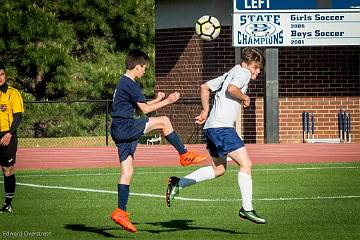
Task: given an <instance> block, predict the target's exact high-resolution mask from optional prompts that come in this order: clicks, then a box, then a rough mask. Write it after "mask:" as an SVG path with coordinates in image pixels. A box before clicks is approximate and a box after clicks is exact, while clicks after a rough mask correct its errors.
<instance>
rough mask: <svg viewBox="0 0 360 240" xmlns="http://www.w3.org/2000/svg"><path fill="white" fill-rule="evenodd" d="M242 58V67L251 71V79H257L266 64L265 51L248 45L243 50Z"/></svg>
mask: <svg viewBox="0 0 360 240" xmlns="http://www.w3.org/2000/svg"><path fill="white" fill-rule="evenodd" d="M241 59H242V60H241V67H243V68H246V69H248V70H249V71H250V73H251V79H256V77H257V76H258V75H259V73H260V72H261V69H263V67H264V65H265V57H264V55H263V53H262V52H261V51H260V50H259V49H257V48H252V47H246V48H244V49H243V50H242V51H241Z"/></svg>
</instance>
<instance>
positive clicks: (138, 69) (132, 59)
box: [125, 49, 150, 78]
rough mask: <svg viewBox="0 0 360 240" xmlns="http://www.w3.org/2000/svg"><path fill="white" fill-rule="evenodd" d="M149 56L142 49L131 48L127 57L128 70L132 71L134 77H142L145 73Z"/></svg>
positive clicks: (126, 65)
mask: <svg viewBox="0 0 360 240" xmlns="http://www.w3.org/2000/svg"><path fill="white" fill-rule="evenodd" d="M149 62H150V58H149V56H148V55H147V54H146V53H144V52H143V51H141V50H138V49H133V50H130V51H129V52H128V54H127V56H126V59H125V67H126V71H132V72H133V74H134V77H136V78H140V77H142V76H143V75H144V73H145V68H146V66H147V65H148V64H149Z"/></svg>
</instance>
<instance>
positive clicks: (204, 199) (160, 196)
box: [0, 181, 360, 202]
mask: <svg viewBox="0 0 360 240" xmlns="http://www.w3.org/2000/svg"><path fill="white" fill-rule="evenodd" d="M0 182H2V181H0ZM16 185H20V186H27V187H35V188H45V189H61V190H70V191H80V192H95V193H110V194H117V191H108V190H100V189H91V188H75V187H63V186H49V185H39V184H31V183H16ZM130 195H133V196H140V197H151V198H164V197H165V196H164V195H156V194H149V193H130ZM351 198H360V196H357V195H350V196H316V197H280V198H259V199H254V201H296V200H328V199H351ZM176 199H178V200H183V201H194V202H235V201H236V202H238V201H240V199H220V198H217V199H206V198H186V197H176Z"/></svg>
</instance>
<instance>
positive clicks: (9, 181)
mask: <svg viewBox="0 0 360 240" xmlns="http://www.w3.org/2000/svg"><path fill="white" fill-rule="evenodd" d="M15 186H16V179H15V174H13V175H11V176H8V177H6V176H4V190H5V203H6V205H10V204H11V202H12V200H13V198H14V196H15Z"/></svg>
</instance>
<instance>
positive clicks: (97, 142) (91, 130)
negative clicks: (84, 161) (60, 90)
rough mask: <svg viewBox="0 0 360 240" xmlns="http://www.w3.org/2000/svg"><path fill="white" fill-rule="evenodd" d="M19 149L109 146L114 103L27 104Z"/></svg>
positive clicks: (100, 101) (109, 101)
mask: <svg viewBox="0 0 360 240" xmlns="http://www.w3.org/2000/svg"><path fill="white" fill-rule="evenodd" d="M24 104H25V114H24V115H23V116H24V117H23V120H22V122H21V125H20V127H19V130H18V136H19V146H20V147H61V146H107V145H109V144H113V143H112V140H111V137H109V136H110V133H109V127H110V123H111V118H110V110H111V100H96V101H86V100H84V101H67V102H59V101H37V102H25V103H24Z"/></svg>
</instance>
